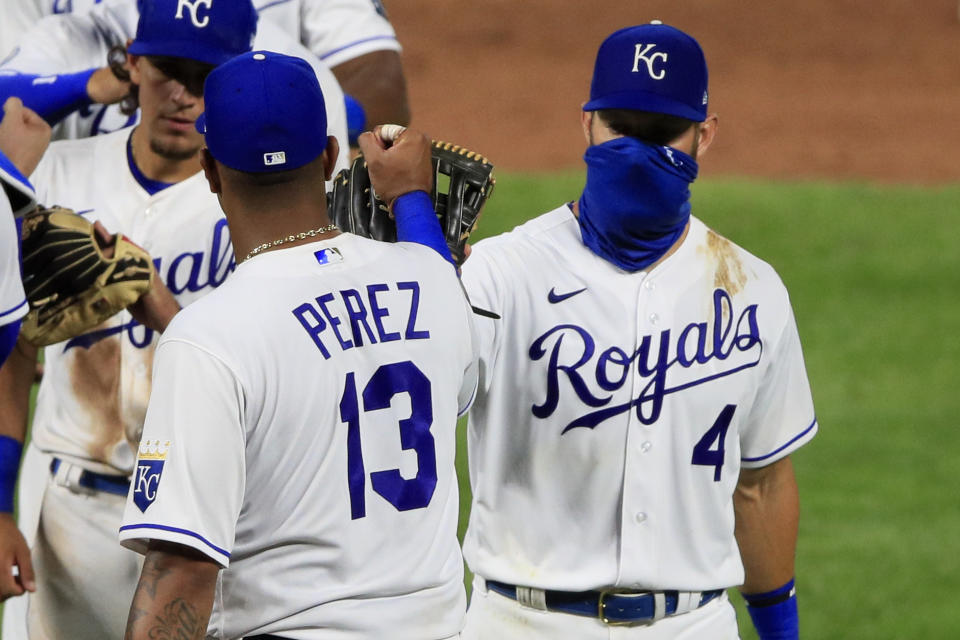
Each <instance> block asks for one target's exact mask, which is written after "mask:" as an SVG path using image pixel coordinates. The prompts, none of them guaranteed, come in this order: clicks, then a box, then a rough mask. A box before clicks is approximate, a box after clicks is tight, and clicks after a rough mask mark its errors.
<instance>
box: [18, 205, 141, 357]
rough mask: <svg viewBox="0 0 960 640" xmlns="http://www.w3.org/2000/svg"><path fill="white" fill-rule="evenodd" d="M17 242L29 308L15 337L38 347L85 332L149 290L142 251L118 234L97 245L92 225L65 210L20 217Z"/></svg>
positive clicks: (37, 211) (47, 210)
mask: <svg viewBox="0 0 960 640" xmlns="http://www.w3.org/2000/svg"><path fill="white" fill-rule="evenodd" d="M21 246H22V250H23V287H24V289H25V290H26V293H27V300H28V301H29V303H30V311H29V312H28V313H27V316H26V318H24V320H23V325H22V327H21V329H20V335H21V337H23V338H24V339H25V340H26V341H27V342H29V343H30V344H32V345H34V346H37V347H42V346H46V345H48V344H54V343H56V342H60V341H62V340H66V339H67V338H72V337H74V336H77V335H80V334H81V333H84V332H85V331H88V330H90V329H91V328H93V327H95V326H96V325H98V324H100V323H101V322H103V321H104V320H106V319H107V318H109V317H110V316H112V315H114V314H115V313H117V312H119V311H120V310H122V309H125V308H126V307H127V306H129V305H131V304H133V303H134V302H136V301H137V300H138V299H139V298H140V296H141V295H143V294H144V293H145V292H146V291H147V290H148V289H149V288H150V278H151V274H152V273H153V268H152V265H151V264H150V256H149V254H147V252H146V251H144V250H143V249H141V248H140V247H138V246H137V245H135V244H134V243H132V242H131V241H130V240H129V239H127V238H126V237H125V236H123V235H121V234H117V235H115V236H113V239H112V242H111V243H110V244H109V245H107V246H102V245H101V242H100V241H99V239H98V237H97V233H96V230H95V229H94V225H93V224H92V223H91V222H89V221H87V220H86V219H84V218H83V217H81V216H79V215H77V214H76V213H74V212H73V211H71V210H69V209H64V208H61V207H52V208H49V209H44V208H38V209H37V210H35V211H34V212H33V213H29V214H27V215H26V216H24V218H23V242H22V244H21ZM110 249H112V255H110V256H109V257H108V255H107V254H109V253H110V251H109V250H110Z"/></svg>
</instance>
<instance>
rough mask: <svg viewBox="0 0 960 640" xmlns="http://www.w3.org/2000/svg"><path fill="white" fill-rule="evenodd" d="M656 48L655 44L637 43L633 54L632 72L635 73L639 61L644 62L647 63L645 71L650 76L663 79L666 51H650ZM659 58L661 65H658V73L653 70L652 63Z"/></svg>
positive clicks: (665, 72) (664, 75)
mask: <svg viewBox="0 0 960 640" xmlns="http://www.w3.org/2000/svg"><path fill="white" fill-rule="evenodd" d="M656 48H657V45H655V44H647V45H644V44H639V43H638V44H637V46H636V49H635V53H634V56H633V72H634V73H637V71H638V68H639V66H640V62H641V61H642V62H645V63H646V65H647V73H649V74H650V77H651V78H653V79H654V80H663V79H664V78H665V77H666V75H667V69H666V65H667V53H666V52H664V51H658V52H656V53H651V51H653V50H654V49H656ZM657 60H659V61H660V62H661V63H662V64H663V66H661V67H660V71H659V73H658V72H656V71H654V69H653V65H654V63H655V62H656V61H657Z"/></svg>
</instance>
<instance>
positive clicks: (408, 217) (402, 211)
mask: <svg viewBox="0 0 960 640" xmlns="http://www.w3.org/2000/svg"><path fill="white" fill-rule="evenodd" d="M393 216H394V218H395V219H396V221H397V240H398V241H400V242H416V243H417V244H422V245H424V246H426V247H430V248H431V249H433V250H434V251H436V252H437V253H439V254H440V257H441V258H443V259H444V260H446V261H447V262H449V263H450V264H452V265H453V266H454V267H456V266H457V263H456V262H454V260H453V256H452V255H451V254H450V247H448V246H447V241H446V239H445V238H444V237H443V230H442V229H441V228H440V221H439V220H438V219H437V213H436V211H434V209H433V201H432V200H431V199H430V194H428V193H427V192H426V191H412V192H410V193H405V194H403V195H402V196H399V197H397V199H396V200H394V202H393Z"/></svg>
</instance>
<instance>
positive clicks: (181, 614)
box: [148, 598, 207, 640]
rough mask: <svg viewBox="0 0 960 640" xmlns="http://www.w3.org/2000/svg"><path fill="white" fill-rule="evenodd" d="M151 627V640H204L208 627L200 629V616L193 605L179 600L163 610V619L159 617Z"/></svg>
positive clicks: (149, 635)
mask: <svg viewBox="0 0 960 640" xmlns="http://www.w3.org/2000/svg"><path fill="white" fill-rule="evenodd" d="M154 623H155V624H154V625H153V626H152V627H150V631H149V634H148V637H149V638H151V640H203V638H204V636H206V635H207V633H206V632H207V628H206V625H204V626H203V628H200V624H199V623H200V615H199V613H198V612H197V608H196V607H194V606H193V605H192V604H190V603H189V602H187V601H186V600H183V599H182V598H177V599H176V600H174V601H173V602H171V603H169V604H168V605H167V606H165V607H164V608H163V617H160V616H157V617H156V619H155V620H154Z"/></svg>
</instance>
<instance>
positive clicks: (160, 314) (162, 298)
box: [93, 220, 180, 333]
mask: <svg viewBox="0 0 960 640" xmlns="http://www.w3.org/2000/svg"><path fill="white" fill-rule="evenodd" d="M93 229H94V231H95V232H96V234H97V243H98V244H99V245H100V250H101V251H103V255H104V256H105V257H106V258H107V259H110V258H112V257H113V249H114V245H115V242H116V236H114V235H113V234H111V233H110V232H109V231H107V228H106V227H104V226H103V223H101V222H100V221H99V220H97V221H95V222H94V223H93ZM127 311H129V312H130V315H132V316H133V319H134V320H136V321H137V322H139V323H140V324H142V325H143V326H145V327H147V328H148V329H153V330H154V331H156V332H158V333H163V330H164V329H166V328H167V325H168V324H170V321H171V320H173V316H175V315H177V312H178V311H180V304H179V303H178V302H177V299H176V298H174V297H173V292H171V291H170V289H168V288H167V285H165V284H164V283H163V280H162V279H161V278H160V274H159V273H157V270H156V267H153V274H152V275H151V278H150V288H149V289H148V290H147V292H146V293H144V294H143V295H142V296H140V299H139V300H137V301H136V302H134V303H133V304H132V305H130V306H129V307H127Z"/></svg>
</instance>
